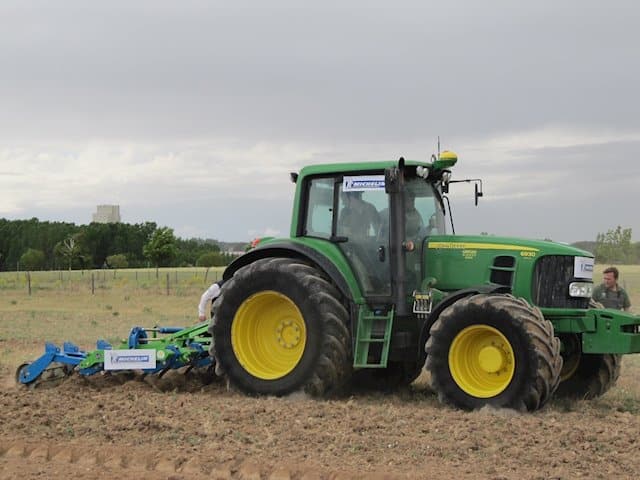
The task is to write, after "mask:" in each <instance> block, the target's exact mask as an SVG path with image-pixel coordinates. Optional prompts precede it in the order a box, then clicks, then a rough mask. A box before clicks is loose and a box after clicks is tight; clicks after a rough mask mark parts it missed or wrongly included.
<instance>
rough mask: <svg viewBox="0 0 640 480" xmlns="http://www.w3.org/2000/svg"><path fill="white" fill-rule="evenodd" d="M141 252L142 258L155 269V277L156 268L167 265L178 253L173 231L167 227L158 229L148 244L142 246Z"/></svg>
mask: <svg viewBox="0 0 640 480" xmlns="http://www.w3.org/2000/svg"><path fill="white" fill-rule="evenodd" d="M142 251H143V253H144V256H145V257H146V258H148V259H149V261H151V263H152V264H153V265H154V266H155V267H156V277H157V276H158V268H159V267H161V266H166V265H169V264H170V263H171V261H172V260H173V259H174V258H175V257H176V255H177V253H178V249H177V247H176V237H175V236H174V234H173V229H172V228H168V227H161V228H158V229H157V230H156V231H155V232H153V234H152V235H151V239H150V240H149V243H147V244H146V245H145V246H144V248H143V249H142Z"/></svg>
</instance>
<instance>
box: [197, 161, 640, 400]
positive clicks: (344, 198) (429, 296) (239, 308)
mask: <svg viewBox="0 0 640 480" xmlns="http://www.w3.org/2000/svg"><path fill="white" fill-rule="evenodd" d="M456 162H457V157H456V155H455V154H454V153H452V152H442V153H441V154H439V155H438V156H437V157H436V156H433V157H432V158H431V160H429V161H423V162H419V161H405V160H404V159H402V158H400V160H398V161H387V162H371V163H343V164H332V165H316V166H308V167H305V168H303V169H302V170H301V171H300V172H299V174H291V179H292V181H293V182H295V185H296V193H295V200H294V205H293V215H292V221H291V233H290V236H289V237H288V238H267V239H263V240H262V241H260V243H259V244H258V245H257V246H256V247H255V248H253V249H252V250H250V251H249V252H248V253H246V254H245V255H244V256H242V257H240V258H239V259H237V260H236V261H235V262H233V263H232V264H231V265H230V266H229V267H228V268H227V269H226V271H225V273H224V280H225V283H224V285H223V287H222V294H221V296H220V297H219V298H218V299H217V300H216V301H215V303H214V306H213V313H214V321H213V322H212V323H211V325H210V327H209V332H210V333H211V335H212V336H213V343H212V345H211V355H212V356H215V361H216V362H217V365H218V366H219V367H220V368H221V369H222V370H223V371H224V372H225V374H226V375H227V376H228V379H229V381H230V382H231V383H232V384H233V385H235V386H236V387H237V388H239V389H240V390H242V391H244V392H246V393H248V394H257V395H285V394H287V393H290V392H293V391H295V390H299V389H304V391H306V392H308V393H309V394H311V395H314V396H327V395H333V394H339V393H340V392H343V391H345V389H347V388H348V387H350V386H351V385H352V384H353V383H360V384H362V383H364V384H366V385H369V386H372V387H381V388H388V387H396V386H400V385H407V384H409V383H411V382H412V381H413V380H414V379H416V378H417V376H418V375H419V374H420V372H421V370H422V369H423V367H424V368H426V370H427V371H428V373H429V374H430V378H431V383H432V387H433V389H434V390H435V391H436V392H437V393H438V395H439V398H440V399H441V400H442V401H444V402H446V403H449V404H452V405H454V406H457V407H460V408H464V409H476V408H480V407H482V406H484V405H492V406H496V407H507V408H515V409H519V410H536V409H538V408H540V407H542V406H543V405H544V404H545V403H546V402H547V401H548V400H549V399H550V398H551V397H552V395H554V393H555V394H556V395H564V396H572V397H578V398H587V399H588V398H594V397H597V396H599V395H602V394H603V393H604V392H606V391H607V390H608V389H609V388H610V387H611V386H612V385H613V384H614V382H615V381H616V379H617V378H618V376H619V373H620V355H621V354H626V353H636V352H640V333H639V325H640V317H637V316H634V315H631V314H629V313H625V312H620V311H615V310H606V309H602V308H598V305H595V304H592V303H591V301H590V297H591V293H592V288H593V280H592V277H593V266H594V259H593V255H592V254H591V253H589V252H586V251H582V250H578V249H576V248H572V247H569V246H567V245H561V244H557V243H552V242H546V241H537V240H524V239H515V238H505V237H497V236H486V235H483V236H467V235H465V236H461V235H455V234H454V231H453V222H452V220H451V218H450V213H451V212H450V206H449V201H448V199H447V193H448V191H449V187H450V185H451V184H453V183H455V182H462V181H466V182H471V183H472V184H474V185H475V200H476V204H477V201H478V197H480V196H482V183H481V182H480V181H479V180H477V179H472V180H471V179H470V180H453V179H452V173H451V171H452V168H453V167H454V165H455V164H456ZM449 231H450V232H451V233H448V232H449Z"/></svg>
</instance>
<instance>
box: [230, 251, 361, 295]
mask: <svg viewBox="0 0 640 480" xmlns="http://www.w3.org/2000/svg"><path fill="white" fill-rule="evenodd" d="M272 257H283V258H295V259H299V260H303V261H305V262H307V263H311V264H313V265H315V266H316V267H317V268H318V269H319V270H321V271H322V272H324V273H325V274H326V275H327V276H328V277H329V278H330V279H331V281H332V282H333V283H334V285H335V286H336V287H337V288H338V290H340V293H341V294H342V295H343V296H344V297H345V298H347V299H348V300H349V301H350V302H353V300H354V298H356V297H358V296H359V294H360V292H354V291H353V290H352V288H351V287H350V286H349V283H348V281H347V279H346V278H345V276H344V275H343V274H342V272H341V271H340V269H338V267H336V265H335V264H334V263H333V262H332V261H331V260H329V259H328V258H327V257H326V256H325V255H323V254H322V253H320V252H318V251H317V250H315V249H313V248H310V247H308V246H307V245H304V244H301V243H296V242H289V241H279V242H277V243H269V244H268V245H265V246H262V247H261V246H258V247H257V248H254V249H253V250H250V251H249V252H247V253H245V254H244V255H242V256H241V257H239V258H237V259H236V260H234V261H233V262H232V263H231V264H230V265H229V266H228V267H227V268H226V269H225V271H224V273H223V275H222V279H223V280H224V281H225V282H226V281H227V280H229V279H230V278H231V277H232V276H233V275H234V273H235V272H237V271H238V270H239V269H240V268H242V267H244V266H246V265H249V264H250V263H253V262H255V261H256V260H260V259H262V258H272Z"/></svg>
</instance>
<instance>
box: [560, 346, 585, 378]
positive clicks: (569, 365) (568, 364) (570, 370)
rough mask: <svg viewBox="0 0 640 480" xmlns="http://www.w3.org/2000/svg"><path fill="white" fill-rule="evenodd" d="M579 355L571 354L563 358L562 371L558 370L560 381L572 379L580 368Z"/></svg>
mask: <svg viewBox="0 0 640 480" xmlns="http://www.w3.org/2000/svg"><path fill="white" fill-rule="evenodd" d="M580 358H581V355H580V353H573V354H571V355H569V356H567V357H563V359H562V360H563V363H562V370H560V381H561V382H564V381H565V380H569V379H570V378H571V377H573V374H574V373H576V370H578V367H579V366H580Z"/></svg>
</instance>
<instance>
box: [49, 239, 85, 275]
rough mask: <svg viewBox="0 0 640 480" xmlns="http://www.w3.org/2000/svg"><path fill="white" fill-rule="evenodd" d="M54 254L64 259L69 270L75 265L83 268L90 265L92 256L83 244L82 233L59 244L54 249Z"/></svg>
mask: <svg viewBox="0 0 640 480" xmlns="http://www.w3.org/2000/svg"><path fill="white" fill-rule="evenodd" d="M54 254H55V255H56V256H57V257H59V258H61V259H63V261H64V262H65V263H66V264H67V265H68V267H69V270H71V268H72V267H73V266H74V265H78V264H79V265H80V266H81V267H82V268H84V267H85V265H86V264H87V263H89V259H90V258H91V255H90V254H89V253H88V252H87V250H86V248H85V246H84V245H83V243H82V233H81V232H80V233H76V234H75V235H72V236H70V237H68V238H65V239H64V240H62V241H61V242H58V243H57V244H56V246H55V248H54Z"/></svg>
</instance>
